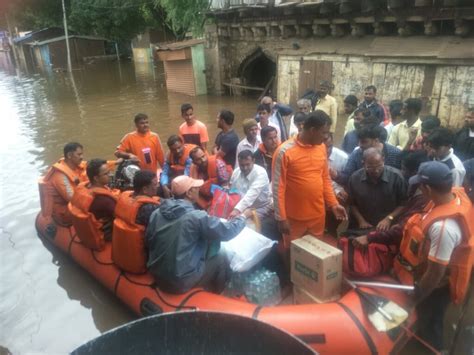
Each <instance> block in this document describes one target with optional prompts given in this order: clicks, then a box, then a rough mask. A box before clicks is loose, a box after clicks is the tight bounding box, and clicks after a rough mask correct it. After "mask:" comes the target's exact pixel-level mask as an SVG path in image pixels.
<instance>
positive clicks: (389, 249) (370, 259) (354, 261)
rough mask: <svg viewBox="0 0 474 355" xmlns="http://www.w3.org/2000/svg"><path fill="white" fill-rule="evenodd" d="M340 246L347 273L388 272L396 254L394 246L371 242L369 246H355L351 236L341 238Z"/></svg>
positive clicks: (372, 274)
mask: <svg viewBox="0 0 474 355" xmlns="http://www.w3.org/2000/svg"><path fill="white" fill-rule="evenodd" d="M338 247H339V249H341V250H342V270H343V271H344V273H345V274H346V275H349V276H356V277H373V276H376V275H380V274H383V273H386V272H388V271H389V270H390V269H391V268H392V265H393V258H394V256H395V254H396V250H395V247H394V246H388V245H385V244H379V243H369V244H368V245H367V248H364V249H360V248H355V247H354V245H353V244H352V239H351V238H346V237H343V238H340V239H339V241H338Z"/></svg>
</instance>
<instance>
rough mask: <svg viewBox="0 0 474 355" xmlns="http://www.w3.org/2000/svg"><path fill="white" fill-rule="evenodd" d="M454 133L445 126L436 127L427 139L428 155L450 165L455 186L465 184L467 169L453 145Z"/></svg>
mask: <svg viewBox="0 0 474 355" xmlns="http://www.w3.org/2000/svg"><path fill="white" fill-rule="evenodd" d="M453 143H454V134H453V132H452V131H451V130H449V129H448V128H445V127H440V128H437V129H435V130H434V131H433V132H432V133H431V134H430V135H429V136H428V138H427V139H426V147H427V152H428V156H429V157H430V158H432V159H433V160H438V161H440V162H442V163H444V164H446V165H447V166H448V168H449V169H450V170H451V173H452V175H453V186H463V182H464V176H465V175H466V169H465V168H464V165H463V163H462V162H461V160H460V159H459V158H458V157H457V156H456V155H455V154H454V152H453V148H452V145H453Z"/></svg>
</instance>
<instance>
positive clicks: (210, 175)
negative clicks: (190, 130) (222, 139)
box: [190, 155, 232, 198]
mask: <svg viewBox="0 0 474 355" xmlns="http://www.w3.org/2000/svg"><path fill="white" fill-rule="evenodd" d="M190 176H191V177H192V178H193V179H198V180H204V185H203V186H201V188H200V190H199V192H200V194H201V196H203V197H205V198H210V197H212V196H211V185H212V184H215V185H220V186H222V185H225V184H227V183H228V182H229V181H230V177H231V176H232V167H231V166H229V165H226V164H225V162H224V161H223V160H221V159H220V158H218V157H217V156H215V155H211V156H208V157H207V169H206V171H205V172H203V171H201V170H200V169H199V167H198V166H197V165H196V164H193V165H192V166H191V171H190Z"/></svg>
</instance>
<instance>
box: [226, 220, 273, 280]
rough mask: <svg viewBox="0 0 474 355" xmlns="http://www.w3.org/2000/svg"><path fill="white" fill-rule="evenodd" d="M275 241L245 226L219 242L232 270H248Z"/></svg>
mask: <svg viewBox="0 0 474 355" xmlns="http://www.w3.org/2000/svg"><path fill="white" fill-rule="evenodd" d="M275 243H276V241H274V240H271V239H268V238H267V237H265V236H263V235H261V234H260V233H257V232H255V231H254V230H252V229H250V228H248V227H245V228H244V229H243V230H242V232H240V233H239V234H238V235H237V236H236V237H234V238H233V239H231V240H230V241H228V242H221V250H222V251H224V253H225V254H226V256H227V259H228V260H229V263H230V268H231V270H232V271H234V272H244V271H248V270H250V269H251V268H252V267H254V266H255V265H257V264H258V263H259V262H260V261H262V260H263V258H265V256H267V254H268V253H269V252H270V250H271V249H272V246H273V245H274V244H275Z"/></svg>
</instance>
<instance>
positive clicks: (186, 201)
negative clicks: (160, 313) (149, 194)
mask: <svg viewBox="0 0 474 355" xmlns="http://www.w3.org/2000/svg"><path fill="white" fill-rule="evenodd" d="M203 184H204V181H203V180H195V179H193V178H190V177H189V176H184V175H183V176H178V177H177V178H176V179H174V180H173V182H172V183H171V191H172V193H173V196H174V197H175V198H174V199H167V200H164V201H163V203H162V204H161V206H160V208H159V209H158V210H156V211H155V212H153V214H152V215H151V218H150V223H149V225H148V228H147V230H146V235H145V242H146V245H147V247H148V251H149V257H148V263H147V267H148V270H149V271H150V272H151V273H152V275H153V276H154V277H155V279H156V281H157V284H158V286H159V287H160V289H162V290H164V291H166V292H170V293H177V294H180V293H185V292H187V291H188V290H190V289H191V288H193V287H197V286H201V287H204V288H206V289H208V290H210V291H213V292H217V293H220V292H222V291H223V290H224V287H225V283H226V281H227V280H228V277H229V276H230V268H229V262H228V261H227V259H226V257H225V255H224V254H223V253H221V252H219V247H220V241H221V240H222V241H225V240H230V239H232V238H234V237H235V236H236V235H237V234H239V233H240V232H241V231H242V229H243V228H244V227H245V219H246V217H245V216H244V215H240V216H237V217H236V218H234V219H232V220H231V221H228V222H223V221H221V219H220V218H217V217H212V216H209V215H208V214H207V212H205V211H202V210H197V209H195V208H194V206H193V203H196V202H197V201H198V199H199V188H200V187H201V186H202V185H203Z"/></svg>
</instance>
